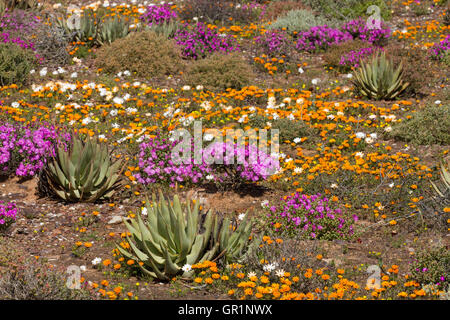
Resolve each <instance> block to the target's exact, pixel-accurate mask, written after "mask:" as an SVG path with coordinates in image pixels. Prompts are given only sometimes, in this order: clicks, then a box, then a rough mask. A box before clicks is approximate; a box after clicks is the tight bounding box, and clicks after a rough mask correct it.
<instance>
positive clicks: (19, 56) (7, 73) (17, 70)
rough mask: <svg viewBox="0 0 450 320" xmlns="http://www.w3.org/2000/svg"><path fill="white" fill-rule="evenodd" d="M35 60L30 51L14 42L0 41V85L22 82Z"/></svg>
mask: <svg viewBox="0 0 450 320" xmlns="http://www.w3.org/2000/svg"><path fill="white" fill-rule="evenodd" d="M36 61H37V60H36V57H35V56H34V54H33V52H32V51H29V50H26V49H23V48H21V47H19V46H17V45H16V44H14V43H0V85H1V86H5V85H10V84H16V85H22V84H24V83H25V82H26V81H27V79H28V76H29V74H30V71H31V69H33V67H34V65H35V64H36Z"/></svg>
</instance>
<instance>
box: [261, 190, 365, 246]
mask: <svg viewBox="0 0 450 320" xmlns="http://www.w3.org/2000/svg"><path fill="white" fill-rule="evenodd" d="M265 210H266V215H265V221H266V222H267V223H268V225H269V227H270V228H271V229H272V230H273V231H274V232H276V233H279V234H285V235H288V236H297V235H299V236H300V237H302V238H304V239H323V240H335V239H341V240H347V239H350V238H352V237H353V236H354V227H353V224H354V222H356V221H357V220H358V217H357V216H356V215H353V216H350V215H349V214H347V213H346V212H345V211H343V210H342V209H341V208H340V207H339V206H338V205H337V204H336V203H334V202H333V201H330V199H329V198H327V197H325V196H323V195H321V194H315V195H311V196H307V195H304V194H300V193H298V192H297V193H295V194H293V195H289V196H285V197H283V198H282V199H281V200H280V202H279V203H277V204H272V205H270V204H267V205H265Z"/></svg>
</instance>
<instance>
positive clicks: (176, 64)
mask: <svg viewBox="0 0 450 320" xmlns="http://www.w3.org/2000/svg"><path fill="white" fill-rule="evenodd" d="M95 65H96V66H97V67H98V68H102V69H103V70H104V71H106V72H108V73H114V74H115V73H117V72H120V71H124V70H128V71H130V72H132V73H135V74H136V75H137V76H141V77H161V76H168V75H173V74H175V73H177V72H179V71H180V70H182V65H183V62H182V59H181V53H180V50H179V49H178V48H177V46H176V44H175V43H174V42H173V41H172V40H168V39H166V38H165V37H164V36H159V35H157V34H155V33H154V32H151V31H142V32H137V33H132V34H130V35H128V36H127V37H125V38H122V39H119V40H116V41H115V42H113V43H112V44H111V45H106V46H103V47H101V48H100V49H99V50H98V51H97V57H96V60H95Z"/></svg>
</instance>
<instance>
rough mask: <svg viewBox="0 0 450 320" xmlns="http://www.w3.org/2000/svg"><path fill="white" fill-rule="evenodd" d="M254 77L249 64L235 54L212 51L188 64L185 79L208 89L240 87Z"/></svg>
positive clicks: (247, 83)
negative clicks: (210, 53) (203, 57)
mask: <svg viewBox="0 0 450 320" xmlns="http://www.w3.org/2000/svg"><path fill="white" fill-rule="evenodd" d="M252 79H254V76H253V71H252V69H251V66H250V65H249V64H248V63H247V62H246V61H245V60H244V58H243V57H242V56H241V55H239V54H237V53H232V54H222V53H214V54H212V55H211V56H209V57H206V58H205V59H201V60H197V61H195V62H193V63H192V64H190V65H189V66H188V70H187V72H186V74H185V80H186V82H187V83H188V84H191V85H203V86H204V87H205V88H206V89H208V90H225V89H227V88H231V89H241V88H243V87H245V86H247V85H249V84H250V81H251V80H252Z"/></svg>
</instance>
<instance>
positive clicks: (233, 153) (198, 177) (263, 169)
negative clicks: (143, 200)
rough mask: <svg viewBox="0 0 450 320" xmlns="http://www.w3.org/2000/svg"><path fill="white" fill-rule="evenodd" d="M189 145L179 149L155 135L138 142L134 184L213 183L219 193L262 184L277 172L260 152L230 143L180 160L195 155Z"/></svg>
mask: <svg viewBox="0 0 450 320" xmlns="http://www.w3.org/2000/svg"><path fill="white" fill-rule="evenodd" d="M189 141H190V142H189V143H188V146H187V147H186V146H184V145H179V144H180V143H182V141H181V140H173V141H171V140H170V139H168V138H164V137H163V136H162V135H159V134H158V135H156V136H154V137H151V138H149V139H147V140H146V141H144V142H142V143H141V144H140V146H139V150H140V151H139V154H138V166H139V172H138V173H136V174H135V178H136V180H137V181H138V182H139V183H141V184H144V185H148V184H152V183H158V184H163V185H164V184H168V185H169V186H170V187H174V186H175V185H176V183H179V184H183V185H201V184H209V183H214V184H215V185H216V186H217V187H218V188H219V189H226V188H229V187H238V186H240V185H243V184H245V183H255V182H258V181H263V180H265V179H267V178H268V177H269V176H270V175H272V174H273V173H274V172H275V171H276V170H277V169H278V167H277V163H278V162H276V161H275V160H274V159H273V158H272V157H270V156H268V155H266V154H264V153H263V152H259V153H258V151H259V150H258V149H257V148H255V147H252V146H240V145H238V144H237V143H231V142H214V143H211V144H210V145H208V146H206V147H205V148H201V149H200V150H199V151H198V152H199V153H200V154H201V157H200V158H199V159H198V160H197V159H194V157H191V156H189V157H187V158H184V157H183V155H184V153H185V152H187V153H188V154H189V155H193V154H195V153H196V150H195V146H194V140H193V139H191V140H189ZM175 148H177V149H175Z"/></svg>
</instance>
